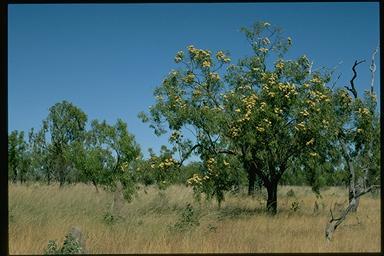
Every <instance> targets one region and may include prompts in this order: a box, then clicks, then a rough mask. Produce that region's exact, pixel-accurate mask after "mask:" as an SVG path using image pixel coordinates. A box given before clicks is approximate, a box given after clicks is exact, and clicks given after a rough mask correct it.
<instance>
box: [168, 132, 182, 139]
mask: <svg viewBox="0 0 384 256" xmlns="http://www.w3.org/2000/svg"><path fill="white" fill-rule="evenodd" d="M179 138H180V132H179V131H174V132H173V133H172V135H171V137H170V139H171V140H173V141H175V140H178V139H179Z"/></svg>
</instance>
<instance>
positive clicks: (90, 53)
mask: <svg viewBox="0 0 384 256" xmlns="http://www.w3.org/2000/svg"><path fill="white" fill-rule="evenodd" d="M8 17H9V20H8V30H9V32H8V33H9V34H8V69H9V71H8V115H9V117H8V129H9V131H12V130H15V129H17V130H24V131H28V130H29V129H30V128H31V127H35V128H39V127H40V125H41V121H42V120H43V119H44V118H45V117H46V116H47V115H48V108H49V107H50V106H52V105H54V104H55V103H57V102H59V101H62V100H68V101H71V102H72V103H73V104H75V105H76V106H78V107H80V108H81V109H82V110H83V111H85V112H86V113H87V115H88V118H89V120H92V119H96V118H97V119H99V120H103V119H105V120H107V122H109V123H115V121H116V119H117V118H122V119H123V120H125V121H126V122H127V123H128V129H129V131H130V132H131V133H133V134H134V135H135V136H136V140H137V142H138V143H139V144H140V145H141V147H142V149H143V151H144V153H146V152H147V149H148V148H149V147H152V148H154V149H155V151H156V152H157V151H158V149H159V148H160V146H161V145H162V144H167V138H166V137H160V138H158V137H156V136H155V135H154V134H153V131H152V130H151V129H150V128H149V127H148V124H144V123H142V122H141V121H140V120H139V119H138V118H137V114H138V113H139V112H140V111H147V109H148V106H150V105H152V104H153V103H154V98H153V89H154V88H155V87H156V86H157V85H159V84H160V83H161V81H162V80H163V79H164V77H165V76H166V75H167V74H168V73H169V71H170V70H171V69H173V68H177V66H176V64H175V63H174V62H173V58H174V55H175V53H176V52H177V51H179V50H185V47H186V46H188V45H190V44H193V45H195V46H196V47H199V48H204V49H211V50H212V51H216V50H219V49H222V50H227V51H229V52H230V53H231V57H232V59H233V60H236V59H238V58H239V57H244V56H245V55H247V54H250V48H249V47H248V45H247V42H246V40H245V38H244V36H243V35H242V34H241V33H240V31H239V28H240V27H242V26H249V25H251V24H252V23H253V22H255V21H260V20H262V21H268V22H270V23H271V24H273V25H278V26H281V27H282V28H283V29H284V31H285V32H286V34H287V36H291V38H292V39H293V43H294V46H293V47H292V49H291V51H290V54H289V55H288V56H289V57H290V58H295V57H298V56H300V55H302V54H306V55H307V56H308V57H309V58H310V59H312V60H313V61H314V69H316V68H318V67H321V66H327V67H334V66H336V65H338V63H339V62H340V61H342V64H341V65H339V67H338V70H337V72H338V73H342V76H341V78H340V80H339V83H338V84H339V85H347V84H349V80H350V79H351V77H352V71H351V66H352V65H353V62H354V61H355V60H356V59H359V60H360V59H366V60H367V62H366V63H364V64H362V65H359V66H358V72H359V75H358V78H357V80H356V84H357V85H358V87H359V89H360V91H362V89H368V88H369V83H370V72H369V63H370V59H371V54H372V52H373V50H374V49H375V48H376V46H377V45H378V42H379V3H286V4H282V3H268V4H261V3H249V4H243V3H242V4H240V3H239V4H235V3H233V4H116V5H107V4H98V5H96V4H89V5H80V4H75V5H59V4H56V5H37V4H36V5H9V14H8ZM379 61H380V60H379V54H378V55H377V56H376V65H377V73H376V78H375V79H376V80H375V90H376V92H378V90H379V87H380V86H379V85H380V80H379V79H380V78H379V71H380V63H379Z"/></svg>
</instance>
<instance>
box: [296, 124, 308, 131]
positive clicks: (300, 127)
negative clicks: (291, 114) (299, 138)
mask: <svg viewBox="0 0 384 256" xmlns="http://www.w3.org/2000/svg"><path fill="white" fill-rule="evenodd" d="M295 129H296V130H297V131H300V130H303V131H306V130H307V128H306V127H305V124H304V122H300V123H298V124H297V125H295Z"/></svg>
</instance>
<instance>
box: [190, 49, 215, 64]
mask: <svg viewBox="0 0 384 256" xmlns="http://www.w3.org/2000/svg"><path fill="white" fill-rule="evenodd" d="M188 52H189V54H190V56H191V58H192V59H194V60H196V61H197V62H198V63H201V65H202V66H203V67H204V68H209V67H210V66H211V64H212V63H211V52H210V51H208V50H201V49H197V48H195V47H194V46H193V45H190V46H188Z"/></svg>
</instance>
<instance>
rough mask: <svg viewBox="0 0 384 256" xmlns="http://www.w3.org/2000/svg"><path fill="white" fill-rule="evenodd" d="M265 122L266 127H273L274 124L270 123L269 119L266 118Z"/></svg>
mask: <svg viewBox="0 0 384 256" xmlns="http://www.w3.org/2000/svg"><path fill="white" fill-rule="evenodd" d="M263 121H264V122H265V124H266V126H268V127H270V126H271V125H272V122H271V121H269V120H268V119H267V118H264V119H263Z"/></svg>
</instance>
